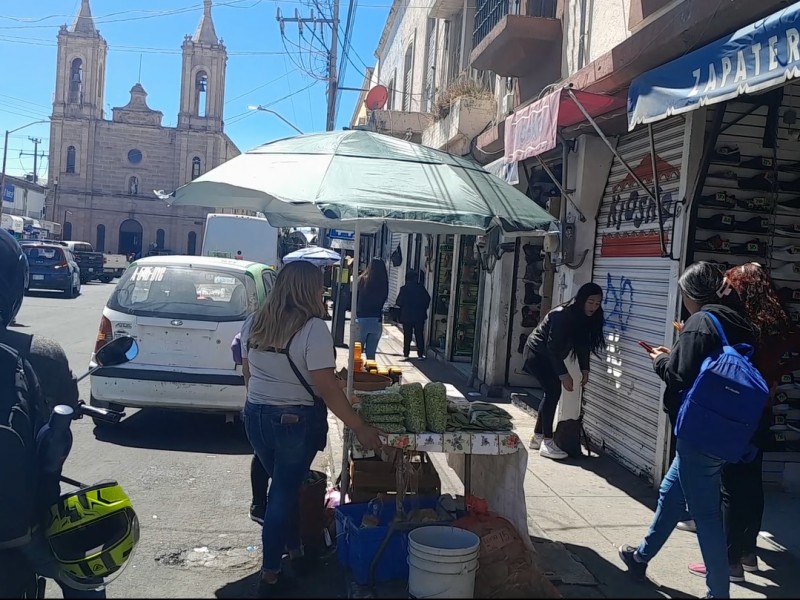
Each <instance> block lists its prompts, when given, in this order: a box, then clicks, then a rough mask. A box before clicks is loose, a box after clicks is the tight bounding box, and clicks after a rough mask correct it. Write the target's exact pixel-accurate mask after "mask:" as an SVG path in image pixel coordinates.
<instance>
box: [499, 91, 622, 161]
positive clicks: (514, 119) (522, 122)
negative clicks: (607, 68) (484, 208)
mask: <svg viewBox="0 0 800 600" xmlns="http://www.w3.org/2000/svg"><path fill="white" fill-rule="evenodd" d="M571 91H572V93H573V94H574V95H575V97H576V98H577V100H578V102H580V104H581V106H582V107H583V108H584V109H585V110H586V112H587V113H589V116H590V117H592V118H594V117H597V116H599V115H603V114H605V113H607V112H609V111H612V110H614V109H615V108H620V107H622V106H624V105H625V99H624V98H622V97H619V96H605V95H603V94H592V93H590V92H582V91H578V90H571ZM584 120H586V117H585V115H584V114H583V112H582V111H581V109H580V107H578V106H577V105H576V104H575V101H574V100H573V99H572V97H571V96H570V95H569V93H568V92H567V90H566V89H565V88H562V89H560V90H556V91H555V92H552V93H550V94H548V95H547V96H545V97H544V98H541V99H539V100H537V101H536V102H534V103H533V104H529V105H528V106H525V107H524V108H521V109H519V110H517V111H516V112H515V113H514V114H513V115H510V116H508V117H506V131H505V156H504V157H503V158H504V160H505V162H506V163H511V162H519V161H521V160H525V159H528V158H532V157H534V156H539V155H540V154H544V153H545V152H548V151H549V150H552V149H553V148H555V147H556V144H557V139H556V134H557V131H558V128H559V127H562V128H563V127H570V126H571V125H577V124H578V123H581V122H582V121H584Z"/></svg>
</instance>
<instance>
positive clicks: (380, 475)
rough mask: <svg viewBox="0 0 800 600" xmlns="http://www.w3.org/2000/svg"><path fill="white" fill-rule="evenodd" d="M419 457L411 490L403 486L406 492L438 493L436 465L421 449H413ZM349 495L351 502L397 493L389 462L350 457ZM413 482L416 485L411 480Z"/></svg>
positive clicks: (438, 481)
mask: <svg viewBox="0 0 800 600" xmlns="http://www.w3.org/2000/svg"><path fill="white" fill-rule="evenodd" d="M413 454H414V455H416V456H417V457H419V466H420V469H419V471H418V472H417V476H416V482H412V484H411V487H412V489H413V488H414V487H416V489H415V490H414V491H410V490H406V496H413V495H420V496H439V495H440V494H441V489H442V482H441V480H440V479H439V474H438V473H437V472H436V468H435V467H434V466H433V463H431V461H430V459H428V457H427V455H426V454H425V453H424V452H415V453H413ZM350 482H351V488H350V498H351V501H352V502H369V501H370V500H372V499H373V498H374V497H375V496H377V495H378V494H384V495H387V496H392V497H393V496H394V495H396V494H397V475H396V472H395V468H394V464H393V463H392V462H388V461H384V460H381V459H380V458H364V459H352V458H351V459H350ZM415 483H416V486H414V484H415Z"/></svg>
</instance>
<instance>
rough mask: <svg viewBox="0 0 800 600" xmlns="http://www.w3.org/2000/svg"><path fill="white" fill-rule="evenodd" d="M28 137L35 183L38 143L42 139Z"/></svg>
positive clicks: (34, 181)
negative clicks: (30, 144)
mask: <svg viewBox="0 0 800 600" xmlns="http://www.w3.org/2000/svg"><path fill="white" fill-rule="evenodd" d="M28 139H29V140H30V141H32V142H33V183H36V179H37V177H36V167H37V165H38V161H37V159H38V158H39V156H38V154H39V144H41V143H42V140H40V139H39V138H35V137H28ZM25 216H27V215H25Z"/></svg>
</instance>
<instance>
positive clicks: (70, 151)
mask: <svg viewBox="0 0 800 600" xmlns="http://www.w3.org/2000/svg"><path fill="white" fill-rule="evenodd" d="M76 154H77V153H76V151H75V146H70V147H69V148H67V168H66V169H64V171H65V172H66V173H74V172H75V159H76Z"/></svg>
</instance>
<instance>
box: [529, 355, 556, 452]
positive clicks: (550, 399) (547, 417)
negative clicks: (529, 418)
mask: <svg viewBox="0 0 800 600" xmlns="http://www.w3.org/2000/svg"><path fill="white" fill-rule="evenodd" d="M525 371H527V372H528V373H530V374H531V375H534V376H535V377H536V379H538V380H539V385H541V386H542V390H543V391H544V398H543V399H542V403H541V404H540V405H539V411H538V416H537V418H536V427H534V429H533V432H534V433H538V434H542V435H544V437H546V438H547V439H552V437H553V419H555V417H556V408H558V401H559V400H560V399H561V380H560V379H559V378H558V375H557V374H556V372H555V370H554V369H553V366H552V365H551V364H550V359H549V358H548V357H546V356H540V355H530V356H529V357H528V359H527V360H526V362H525Z"/></svg>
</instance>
